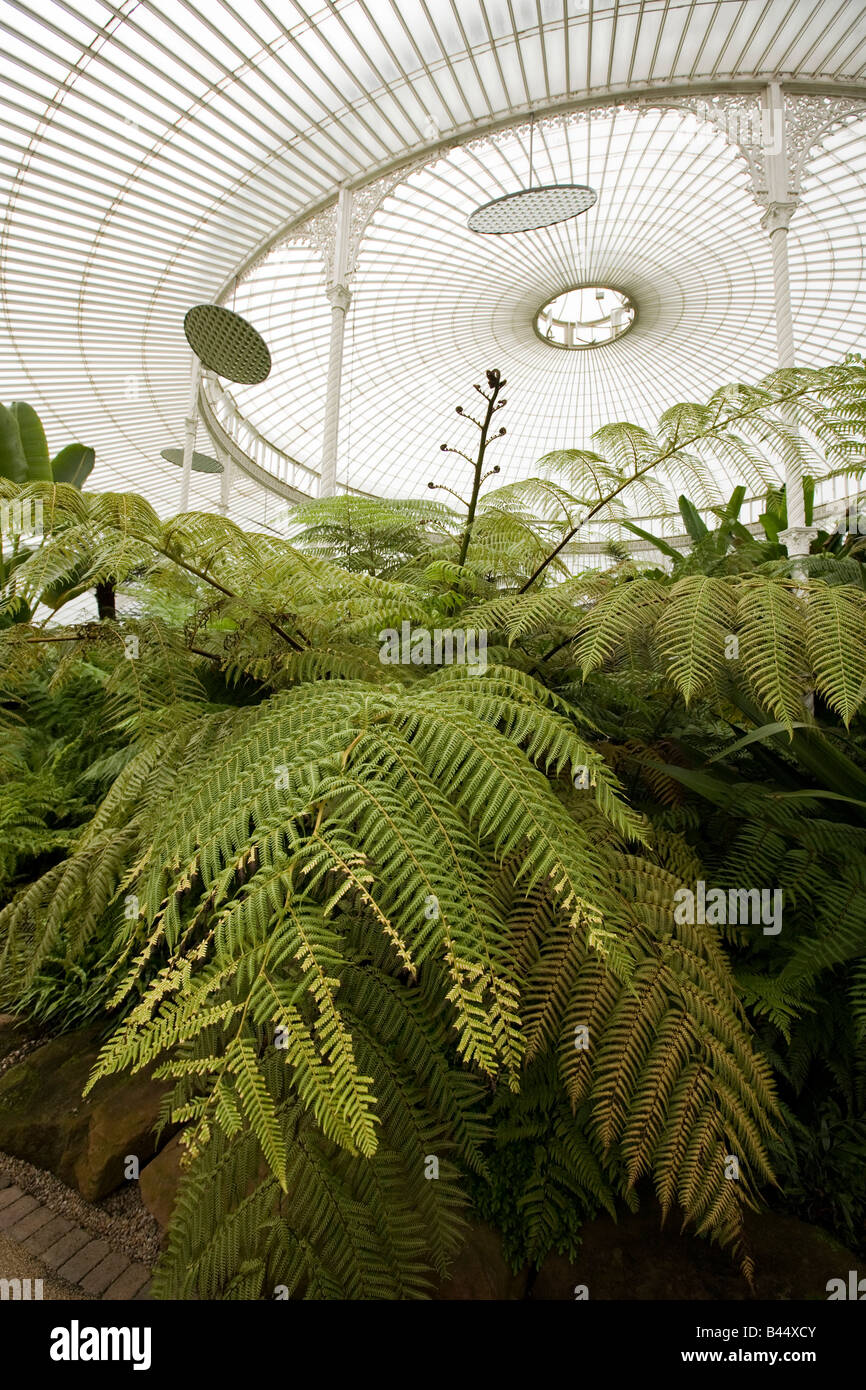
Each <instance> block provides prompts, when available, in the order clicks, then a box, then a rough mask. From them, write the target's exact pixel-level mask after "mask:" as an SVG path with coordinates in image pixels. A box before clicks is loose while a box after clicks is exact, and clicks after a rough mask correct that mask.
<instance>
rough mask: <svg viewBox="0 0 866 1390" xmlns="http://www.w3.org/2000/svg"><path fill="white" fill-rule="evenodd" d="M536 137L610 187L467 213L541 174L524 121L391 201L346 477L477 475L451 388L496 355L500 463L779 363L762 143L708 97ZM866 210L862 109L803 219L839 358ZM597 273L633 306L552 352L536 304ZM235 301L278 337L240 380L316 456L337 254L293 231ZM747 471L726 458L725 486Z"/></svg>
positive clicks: (798, 286) (568, 171)
mask: <svg viewBox="0 0 866 1390" xmlns="http://www.w3.org/2000/svg"><path fill="white" fill-rule="evenodd" d="M534 143H535V151H534V164H535V177H536V179H537V180H538V181H540V182H541V183H543V184H544V183H552V182H554V181H556V180H559V181H562V182H570V181H578V182H585V183H587V184H589V185H591V186H592V187H593V188H597V189H599V201H598V204H597V205H596V206H595V207H594V208H592V209H590V211H589V212H587V213H585V214H584V215H582V216H580V217H577V218H574V219H573V220H571V221H569V222H562V223H559V224H558V225H556V226H554V227H549V228H544V229H543V230H540V231H536V232H526V233H522V234H520V235H518V236H509V237H485V236H481V235H478V234H477V233H473V232H472V231H470V230H469V229H468V228H467V225H466V219H467V216H468V214H469V212H470V211H471V210H472V208H473V207H474V206H476V205H477V204H478V202H479V201H482V200H483V199H484V198H485V196H489V194H490V193H494V194H495V193H497V192H505V191H507V190H509V189H511V188H517V187H521V186H526V184H527V183H528V180H529V133H528V129H527V128H526V127H523V128H521V129H518V130H517V131H515V132H513V133H507V134H505V135H502V134H500V135H499V136H498V137H497V139H496V142H495V143H494V142H493V141H492V140H483V141H479V142H473V144H472V145H471V146H469V147H467V146H463V147H461V148H459V149H457V150H454V151H452V152H450V153H448V154H447V155H445V156H443V157H442V158H440V159H439V160H437V161H436V162H435V163H434V164H432V165H430V166H429V167H426V168H423V169H421V170H419V171H417V172H415V173H413V174H411V175H410V176H409V177H408V178H407V179H406V180H405V182H402V183H400V184H398V186H397V187H396V188H395V189H394V190H393V191H392V192H391V193H390V194H389V196H388V197H387V198H386V199H385V201H384V204H383V205H382V207H381V208H380V209H379V210H378V211H377V212H376V213H375V215H374V217H373V220H372V223H371V225H370V228H369V230H368V231H367V234H366V235H365V237H364V240H363V242H362V245H361V253H360V257H359V264H358V271H357V273H356V276H355V281H354V285H353V302H352V305H351V308H350V315H349V322H348V329H347V344H346V359H345V368H344V391H343V415H342V427H341V449H340V461H339V465H338V473H337V477H338V482H339V483H342V484H343V485H347V486H349V487H351V488H357V489H359V490H361V491H365V492H373V493H379V494H384V495H387V496H407V495H416V496H417V495H419V494H420V493H421V492H422V491H423V490H424V488H425V487H426V485H427V482H428V480H430V479H434V480H435V481H436V482H438V483H443V484H445V485H447V486H450V487H453V488H455V489H456V490H457V491H460V488H461V483H463V482H464V475H465V473H466V471H467V466H466V464H465V462H464V461H463V460H461V459H459V458H458V457H456V456H455V455H452V454H449V455H444V454H441V453H440V445H441V443H443V442H445V441H446V440H447V441H448V442H449V443H455V444H461V443H465V442H468V441H469V439H470V438H471V434H470V432H469V429H468V427H467V426H461V425H460V422H459V421H458V420H456V418H455V414H454V407H455V405H458V404H463V405H466V406H468V405H470V404H471V399H472V396H473V394H474V393H473V391H472V383H473V382H475V381H478V380H482V379H483V372H484V370H485V369H486V368H488V367H498V368H500V369H501V370H502V372H503V373H504V375H505V376H506V377H507V379H508V393H507V395H508V401H509V405H508V409H507V411H506V412H505V413H504V414H503V416H502V421H503V422H504V423H505V425H506V427H507V430H508V434H507V437H506V438H505V439H504V440H503V441H502V442H501V443H498V444H497V446H496V459H495V461H496V462H497V463H498V464H499V465H500V467H501V470H502V472H501V477H500V479H499V481H501V482H505V483H508V482H513V481H515V480H516V479H517V478H519V477H524V476H527V475H528V474H529V473H530V472H532V470H533V466H534V464H535V462H536V460H537V459H538V458H540V457H541V455H542V454H544V453H546V452H548V451H550V450H554V449H560V448H567V447H568V446H570V445H574V446H577V447H585V446H586V445H587V444H588V442H589V437H590V435H591V434H592V432H593V431H594V430H595V429H597V428H598V427H599V426H601V425H603V424H606V423H608V422H610V421H614V420H629V421H633V422H635V423H637V424H640V425H644V426H647V427H650V428H652V427H653V426H654V425H655V423H656V421H657V419H658V416H659V415H660V414H661V413H662V411H663V410H665V409H666V407H667V406H669V405H671V404H672V403H673V402H675V401H680V400H702V399H705V398H706V397H708V396H709V395H710V394H711V393H712V391H713V390H714V389H715V388H716V387H717V386H719V385H721V384H723V383H725V382H727V381H736V380H746V381H748V380H757V379H758V378H759V377H761V376H764V375H765V374H766V373H768V372H770V371H773V370H774V369H775V367H776V365H777V360H776V333H775V325H774V317H773V281H772V261H771V252H770V243H769V238H768V236H767V234H766V232H765V231H764V230H762V228H761V225H760V218H761V209H760V208H759V207H758V206H757V204H756V203H755V201H754V199H753V197H752V194H751V192H750V189H749V187H748V177H747V171H746V166H745V163H744V161H743V160H742V159H741V158H740V157H739V155H738V154H737V153H736V152H735V150H734V149H733V147H732V146H731V145H729V144H728V143H727V141H726V140H725V139H724V137H723V136H722V135H721V134H719V133H718V132H717V131H716V130H715V129H714V128H713V127H712V126H710V125H708V124H707V123H706V122H705V121H702V120H700V119H698V118H697V117H695V116H693V115H691V114H681V113H679V112H675V111H670V110H668V111H659V110H652V111H646V112H637V111H633V110H627V109H623V108H621V107H620V108H617V109H615V110H614V111H612V112H611V113H610V114H601V115H597V116H594V117H593V119H592V120H582V119H578V118H571V119H569V118H562V119H556V120H551V121H548V122H546V123H544V124H543V125H542V127H541V129H538V127H536V131H535V142H534ZM864 215H866V119H864V121H862V122H857V123H856V125H854V126H849V127H847V128H845V129H843V130H842V131H839V132H837V133H836V134H835V135H831V136H829V137H828V138H827V140H826V149H825V150H824V151H821V152H818V154H817V156H816V157H815V159H813V161H812V164H811V166H810V173H809V176H808V178H807V179H806V180H805V182H804V196H803V202H802V205H801V206H800V208H799V209H798V210H797V212H796V214H795V215H794V218H793V220H792V223H791V231H790V235H789V244H790V260H791V282H792V297H793V309H794V316H795V332H796V339H797V344H798V355H799V360H800V361H802V362H804V363H809V364H810V365H819V364H821V363H825V362H831V361H834V360H838V359H839V358H840V357H841V356H842V354H843V353H844V352H845V351H846V350H850V349H852V348H856V347H858V346H860V345H862V344H863V341H864V337H866V333H864V330H866V296H864V295H863V293H862V289H861V276H862V275H863V271H864V247H863V243H862V236H861V233H860V228H861V227H862V225H863V218H864ZM580 284H585V285H590V286H598V285H601V286H604V285H615V286H617V287H618V288H619V289H620V290H621V291H622V292H625V293H627V294H628V296H629V298H630V300H631V302H632V303H633V304H634V305H635V307H636V310H637V318H636V322H635V325H634V327H633V328H632V329H631V331H630V332H629V333H628V334H627V335H623V336H622V337H621V338H619V339H618V340H617V341H615V342H610V343H608V344H605V345H604V346H601V347H599V348H597V349H595V350H594V351H592V352H580V353H578V352H575V353H564V352H552V351H551V350H550V348H549V346H548V345H547V344H546V343H544V342H542V341H541V340H540V338H539V336H538V334H537V333H536V331H535V316H536V314H537V312H538V309H539V307H540V306H541V305H543V304H545V303H546V302H547V301H548V300H550V299H552V298H553V297H554V296H555V295H557V294H558V293H560V292H561V291H563V290H565V289H567V288H569V287H571V286H574V285H580ZM231 302H232V303H233V304H234V305H236V307H237V310H238V312H239V313H241V314H243V315H245V316H247V317H249V319H250V320H251V321H252V322H253V323H255V324H256V326H257V327H258V328H259V329H260V331H261V332H263V334H264V336H265V338H266V339H267V341H268V343H269V344H270V347H271V351H272V354H273V357H274V369H273V370H272V372H271V375H270V377H269V378H268V380H267V381H266V382H264V383H263V384H262V385H260V386H256V387H249V388H245V387H237V388H233V390H232V394H233V396H234V398H235V401H236V402H237V404H238V406H239V407H240V409H241V411H242V412H243V414H244V415H245V416H246V417H247V418H249V419H250V420H252V421H253V423H254V424H255V425H256V426H257V427H258V429H259V430H260V431H261V432H262V433H263V434H264V435H265V436H267V437H268V438H270V439H272V440H273V441H274V442H275V443H276V444H278V445H279V447H280V448H281V449H282V450H283V451H284V452H285V453H287V454H289V455H291V456H293V457H295V458H297V459H299V460H300V461H301V462H304V463H307V464H308V465H310V466H315V464H316V461H317V458H318V453H319V449H320V446H321V438H322V431H323V428H324V410H325V379H326V372H327V359H328V325H329V320H330V307H329V305H328V302H327V300H326V298H325V296H324V272H323V270H322V267H321V262H320V261H319V260H318V258H317V256H316V255H315V253H314V252H312V251H309V250H306V249H304V248H301V247H297V246H292V247H283V248H278V249H276V250H275V252H274V253H273V255H272V256H271V257H270V258H268V259H267V260H266V261H265V262H264V263H263V264H261V265H260V266H259V267H257V268H256V269H255V270H254V271H253V272H252V273H251V275H250V276H249V277H248V278H247V279H245V280H243V281H242V282H241V284H240V286H239V287H238V289H237V292H236V294H235V296H234V298H233V299H232V301H231ZM461 436H463V437H461ZM735 481H738V480H735V479H733V478H732V477H720V478H719V488H720V492H722V493H724V494H725V496H727V495H729V493H730V491H731V489H732V488H733V486H734V485H735ZM714 500H715V499H714Z"/></svg>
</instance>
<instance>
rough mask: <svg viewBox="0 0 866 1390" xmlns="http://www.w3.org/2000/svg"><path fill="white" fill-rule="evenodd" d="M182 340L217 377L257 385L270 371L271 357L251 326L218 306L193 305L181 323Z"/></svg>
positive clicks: (228, 310)
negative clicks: (183, 338) (185, 341)
mask: <svg viewBox="0 0 866 1390" xmlns="http://www.w3.org/2000/svg"><path fill="white" fill-rule="evenodd" d="M183 331H184V333H185V334H186V340H187V342H188V343H189V345H190V347H191V348H192V350H193V352H194V353H195V354H196V356H197V357H199V358H200V359H201V361H202V362H203V363H204V365H205V366H206V367H209V368H210V370H211V371H212V372H216V374H217V376H221V377H225V379H226V380H227V381H236V382H239V383H240V384H241V385H242V386H257V385H258V384H259V382H260V381H264V380H265V379H266V378H267V377H268V376H269V375H270V371H271V354H270V353H269V352H268V349H267V345H266V344H265V341H264V339H263V338H262V336H261V334H259V333H257V332H256V330H255V329H254V328H253V326H252V324H251V323H247V321H246V319H242V318H241V316H240V314H235V313H233V312H232V310H231V309H224V308H223V307H222V305H220V304H196V305H195V307H194V308H192V309H190V310H189V311H188V312H187V314H186V317H185V318H184V321H183Z"/></svg>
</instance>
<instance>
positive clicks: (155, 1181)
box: [139, 1134, 183, 1234]
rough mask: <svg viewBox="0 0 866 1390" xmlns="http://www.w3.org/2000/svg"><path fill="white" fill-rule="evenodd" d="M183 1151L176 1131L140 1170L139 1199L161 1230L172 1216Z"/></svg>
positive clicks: (166, 1225) (164, 1228)
mask: <svg viewBox="0 0 866 1390" xmlns="http://www.w3.org/2000/svg"><path fill="white" fill-rule="evenodd" d="M182 1154H183V1148H182V1147H181V1142H180V1135H179V1134H176V1135H175V1136H174V1138H173V1139H170V1140H169V1142H168V1143H167V1144H166V1146H165V1148H164V1149H161V1150H160V1152H159V1153H158V1154H157V1155H156V1157H155V1158H152V1159H151V1160H150V1163H148V1165H147V1167H146V1168H144V1169H142V1173H141V1179H140V1183H139V1186H140V1189H141V1200H142V1201H143V1202H144V1205H145V1206H146V1207H147V1209H148V1211H149V1212H150V1214H151V1216H153V1217H154V1218H155V1219H156V1221H157V1222H158V1224H159V1226H160V1228H161V1230H162V1231H163V1234H164V1233H165V1231H166V1229H167V1227H168V1223H169V1221H170V1220H171V1213H172V1211H173V1210H174V1204H175V1201H176V1199H177V1189H178V1185H179V1183H180V1180H181V1176H182V1174H181V1166H180V1160H181V1156H182Z"/></svg>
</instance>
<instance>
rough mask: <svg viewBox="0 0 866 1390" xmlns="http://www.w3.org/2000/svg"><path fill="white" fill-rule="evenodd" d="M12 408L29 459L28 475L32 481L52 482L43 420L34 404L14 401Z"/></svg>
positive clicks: (25, 453) (22, 444)
mask: <svg viewBox="0 0 866 1390" xmlns="http://www.w3.org/2000/svg"><path fill="white" fill-rule="evenodd" d="M10 409H11V411H12V414H13V415H14V416H15V421H16V424H17V425H18V433H19V435H20V437H21V447H22V448H23V450H24V457H25V459H26V460H27V476H28V478H29V480H30V482H32V483H50V482H52V481H53V475H52V472H51V463H50V460H49V456H48V444H47V442H46V439H45V430H44V429H43V428H42V421H41V420H40V419H39V416H38V415H37V414H36V411H35V410H34V409H33V406H32V405H28V404H27V402H26V401H13V402H12V405H11V407H10Z"/></svg>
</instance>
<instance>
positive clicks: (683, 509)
mask: <svg viewBox="0 0 866 1390" xmlns="http://www.w3.org/2000/svg"><path fill="white" fill-rule="evenodd" d="M677 500H678V502H679V508H680V516H681V517H682V519H683V522H684V523H685V528H686V530H687V531H688V533H689V535H690V536H691V538H692V540H693V541H702V540H703V538H704V536H706V535H707V534H708V527H707V524H706V522H705V521H703V519H702V518H701V515H700V513H699V512H698V510H697V508H696V507H695V505H694V503H693V502H690V501H689V499H688V497H679V498H678V499H677Z"/></svg>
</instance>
